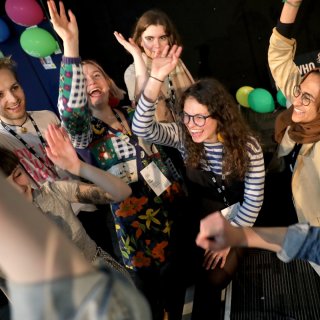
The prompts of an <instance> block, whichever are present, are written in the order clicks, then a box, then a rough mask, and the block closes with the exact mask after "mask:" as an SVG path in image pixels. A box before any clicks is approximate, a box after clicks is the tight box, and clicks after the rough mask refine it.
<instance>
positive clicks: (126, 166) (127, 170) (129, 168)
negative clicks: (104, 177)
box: [108, 159, 138, 184]
mask: <svg viewBox="0 0 320 320" xmlns="http://www.w3.org/2000/svg"><path fill="white" fill-rule="evenodd" d="M108 172H109V173H111V174H113V175H114V176H117V177H118V178H120V179H122V180H123V181H124V182H126V183H127V184H130V183H132V182H136V181H138V173H137V164H136V160H135V159H133V160H128V161H126V162H121V163H118V164H116V165H114V166H112V167H111V168H110V169H109V170H108Z"/></svg>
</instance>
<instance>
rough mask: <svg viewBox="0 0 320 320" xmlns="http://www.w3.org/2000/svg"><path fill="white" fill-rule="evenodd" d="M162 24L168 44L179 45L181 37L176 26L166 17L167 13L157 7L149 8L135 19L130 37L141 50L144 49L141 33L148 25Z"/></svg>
mask: <svg viewBox="0 0 320 320" xmlns="http://www.w3.org/2000/svg"><path fill="white" fill-rule="evenodd" d="M159 25H160V26H163V27H164V31H165V33H166V35H167V37H168V39H169V44H170V46H172V45H174V44H176V45H178V46H181V39H180V36H179V34H178V32H177V29H176V27H175V26H174V24H173V23H172V21H171V20H170V18H169V17H168V15H167V14H166V13H165V12H163V11H161V10H159V9H151V10H148V11H146V12H145V13H144V14H143V15H142V16H141V17H140V18H139V19H138V21H137V23H136V25H135V28H134V30H133V33H132V39H133V40H134V42H135V43H136V44H137V45H138V46H139V47H140V49H141V50H142V52H143V51H144V50H143V48H142V47H141V45H140V44H141V36H142V33H143V32H144V31H145V30H146V29H147V28H148V27H149V26H159Z"/></svg>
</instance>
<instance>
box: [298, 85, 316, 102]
mask: <svg viewBox="0 0 320 320" xmlns="http://www.w3.org/2000/svg"><path fill="white" fill-rule="evenodd" d="M300 95H301V102H302V104H303V105H304V106H305V107H307V106H308V105H309V104H310V102H311V101H314V100H313V99H312V98H311V96H310V94H309V93H306V92H302V91H301V87H300V85H296V86H294V87H293V96H294V97H295V98H298V97H299V96H300Z"/></svg>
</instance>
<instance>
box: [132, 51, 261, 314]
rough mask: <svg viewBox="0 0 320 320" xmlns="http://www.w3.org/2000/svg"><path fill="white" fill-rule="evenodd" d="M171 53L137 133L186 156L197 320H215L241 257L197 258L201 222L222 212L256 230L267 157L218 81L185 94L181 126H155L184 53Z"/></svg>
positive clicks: (214, 254)
mask: <svg viewBox="0 0 320 320" xmlns="http://www.w3.org/2000/svg"><path fill="white" fill-rule="evenodd" d="M168 51H169V47H168V46H167V47H166V49H165V51H164V52H163V53H162V55H161V57H156V58H154V59H153V62H152V67H151V73H150V77H149V79H148V80H147V83H146V86H145V89H144V92H143V93H142V95H141V98H140V100H139V102H138V105H137V109H136V111H135V115H134V119H133V126H132V129H133V132H134V133H135V134H137V135H139V136H141V137H143V138H144V139H146V140H149V141H152V142H154V143H156V144H162V145H166V146H171V147H174V148H177V149H178V150H179V151H180V152H181V154H182V157H183V159H184V162H185V166H186V176H187V181H188V192H189V199H190V209H189V211H190V212H191V213H192V215H193V221H192V223H191V225H192V227H193V230H189V231H188V234H189V237H192V240H191V241H190V246H189V247H188V246H187V245H185V260H184V261H187V262H188V264H187V265H184V268H188V267H190V264H192V262H198V265H199V264H200V266H202V267H200V268H199V269H196V270H197V280H196V281H197V283H196V291H195V298H194V308H193V319H207V318H208V317H209V318H210V319H211V318H213V315H214V312H217V311H218V310H219V309H218V308H217V307H218V306H217V304H216V303H215V301H217V300H216V299H215V297H217V296H218V295H219V294H220V293H221V289H222V288H224V287H225V286H226V285H227V284H228V283H229V281H230V280H231V277H232V275H233V273H234V271H235V270H236V266H237V263H238V259H239V257H240V252H239V249H230V248H227V249H224V250H220V251H210V250H207V251H205V252H204V251H201V252H198V251H194V252H193V251H192V248H191V245H194V244H195V242H194V240H195V237H196V234H197V231H198V228H199V221H200V219H201V218H203V217H204V216H206V215H208V214H209V213H211V212H213V211H216V210H222V211H223V213H224V215H225V216H226V217H227V219H228V220H229V221H230V222H231V223H232V224H233V225H236V226H252V225H253V224H254V222H255V220H256V218H257V215H258V213H259V211H260V208H261V205H262V202H263V194H264V177H265V171H264V160H263V153H262V150H261V147H260V145H259V143H258V142H257V140H256V139H255V138H254V136H253V134H252V133H251V132H250V130H249V129H248V127H247V126H246V124H245V123H244V121H243V120H242V118H241V114H240V112H239V109H238V107H237V104H236V102H235V101H234V99H233V97H232V96H231V95H230V94H229V93H228V92H227V91H226V89H225V88H224V87H223V85H222V84H221V83H219V82H218V81H217V80H214V79H203V80H199V81H197V82H196V83H194V84H192V85H191V86H190V87H189V88H188V89H187V90H186V91H185V92H184V93H183V94H182V97H181V100H180V103H179V105H178V114H180V117H179V118H178V119H177V122H175V123H159V122H156V121H155V119H154V113H155V101H156V100H157V97H158V94H159V90H160V89H161V85H162V82H163V81H164V79H165V78H166V76H167V75H168V74H169V73H170V72H171V71H172V70H173V69H174V67H175V65H176V64H177V62H178V59H179V56H180V53H181V47H177V46H173V47H172V48H171V49H170V51H169V53H168ZM167 53H168V54H167ZM181 223H182V222H181ZM189 239H190V238H189ZM183 241H186V239H183ZM193 253H194V254H196V257H195V256H193ZM182 269H183V268H182ZM219 299H220V297H219Z"/></svg>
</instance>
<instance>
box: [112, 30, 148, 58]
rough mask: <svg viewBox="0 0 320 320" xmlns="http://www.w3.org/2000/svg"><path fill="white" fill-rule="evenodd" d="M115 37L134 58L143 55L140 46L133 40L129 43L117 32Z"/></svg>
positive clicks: (130, 39) (129, 40)
mask: <svg viewBox="0 0 320 320" xmlns="http://www.w3.org/2000/svg"><path fill="white" fill-rule="evenodd" d="M113 34H114V36H115V37H116V39H117V40H118V42H119V43H120V44H121V45H122V46H123V47H124V48H125V49H126V50H127V51H128V52H129V53H130V54H131V55H132V56H133V57H135V56H136V55H141V54H142V52H141V49H140V48H139V46H138V45H137V44H136V43H135V42H134V41H133V39H132V38H129V39H128V41H127V40H126V39H125V38H124V36H123V35H122V34H121V33H119V32H117V31H115V32H114V33H113Z"/></svg>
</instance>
